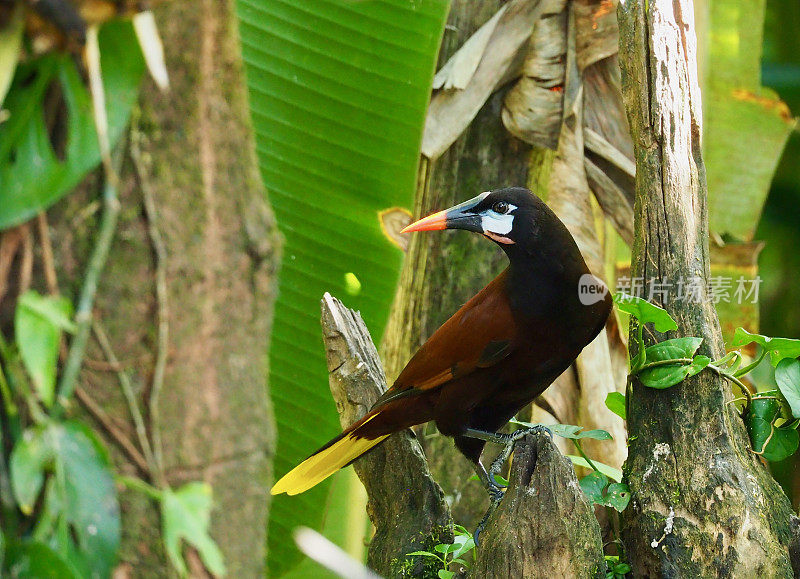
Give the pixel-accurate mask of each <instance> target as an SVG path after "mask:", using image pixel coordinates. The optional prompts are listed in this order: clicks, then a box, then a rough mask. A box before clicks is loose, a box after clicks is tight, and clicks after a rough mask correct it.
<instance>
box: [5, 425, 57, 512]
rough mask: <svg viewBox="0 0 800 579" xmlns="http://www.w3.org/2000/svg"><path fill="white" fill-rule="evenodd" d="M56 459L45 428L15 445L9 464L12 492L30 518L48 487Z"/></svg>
mask: <svg viewBox="0 0 800 579" xmlns="http://www.w3.org/2000/svg"><path fill="white" fill-rule="evenodd" d="M52 458H53V453H52V449H51V447H50V444H49V440H48V438H47V437H45V436H44V430H43V429H42V428H39V427H34V428H29V429H28V430H26V431H25V432H24V433H23V435H22V438H20V439H19V440H18V441H17V443H16V444H15V445H14V450H13V451H12V452H11V460H10V464H9V469H10V471H11V472H10V476H11V488H12V490H13V491H14V498H15V499H16V501H17V504H18V505H19V508H20V510H21V511H22V512H23V513H25V514H26V515H30V514H31V512H33V505H34V503H36V499H37V497H38V496H39V492H40V491H41V490H42V484H43V483H44V472H45V468H46V467H47V466H48V465H49V464H50V462H51V461H52Z"/></svg>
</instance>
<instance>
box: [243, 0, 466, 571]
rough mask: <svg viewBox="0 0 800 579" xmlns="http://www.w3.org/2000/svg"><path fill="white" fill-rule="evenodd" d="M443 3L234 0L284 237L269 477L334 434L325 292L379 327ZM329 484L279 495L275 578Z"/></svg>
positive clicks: (313, 519)
mask: <svg viewBox="0 0 800 579" xmlns="http://www.w3.org/2000/svg"><path fill="white" fill-rule="evenodd" d="M448 4H449V3H448V1H447V0H422V1H416V2H409V1H408V0H384V1H381V2H353V1H351V0H306V1H303V2H297V1H296V0H238V2H237V13H238V19H239V31H240V37H241V42H242V57H243V59H244V63H245V68H246V72H247V80H248V90H249V104H250V111H251V115H252V120H253V128H254V131H255V136H256V144H257V153H258V161H259V166H260V169H261V175H262V177H263V181H264V184H265V185H266V188H267V190H268V191H269V195H270V202H271V204H272V207H273V209H274V211H275V215H276V218H277V224H278V227H279V229H280V231H281V233H282V235H283V237H284V239H285V243H284V246H283V264H282V266H281V275H280V278H279V288H278V300H277V302H276V304H275V317H274V323H273V329H272V337H271V341H270V350H269V364H270V393H271V395H272V403H273V407H274V410H275V419H276V423H277V429H278V447H277V450H276V455H275V462H274V464H275V475H276V477H280V476H282V475H283V474H285V473H286V472H288V471H289V470H290V469H291V468H293V467H294V466H295V465H297V464H298V463H299V462H300V461H302V460H303V459H305V458H306V457H307V456H308V455H309V454H311V453H312V452H313V451H315V450H316V449H317V448H319V447H320V446H322V445H323V444H324V443H326V442H327V441H328V440H329V439H330V438H332V437H333V436H335V435H337V434H338V433H339V432H340V431H341V427H340V425H339V419H338V415H337V413H336V408H335V405H334V403H333V401H332V399H331V395H330V391H329V389H328V374H327V366H326V362H325V350H324V348H323V347H322V340H321V338H320V330H319V300H320V298H322V295H323V293H324V292H326V291H329V292H331V293H332V294H334V295H338V296H339V297H345V296H346V297H347V299H346V302H347V306H349V307H352V308H355V309H357V310H359V311H360V312H361V314H362V316H363V318H364V321H365V322H366V324H367V326H368V327H369V328H370V331H371V332H372V335H373V337H374V339H375V342H379V341H380V337H381V334H382V333H383V328H384V326H385V324H386V320H387V317H388V313H389V308H390V305H391V302H392V300H393V298H394V294H395V289H396V285H397V280H398V278H399V272H400V266H401V262H402V258H403V254H402V251H400V249H399V248H398V247H397V246H395V245H394V243H393V242H392V241H391V240H390V239H389V238H388V237H387V236H386V235H385V234H384V232H383V229H382V227H381V222H380V220H379V212H381V211H383V210H386V209H389V208H393V207H412V206H413V201H414V192H415V189H416V178H417V173H416V171H417V164H418V162H419V145H420V142H421V136H422V130H423V125H424V120H425V114H426V111H427V107H428V102H429V97H430V87H431V82H432V79H433V71H434V66H435V62H436V57H437V54H438V51H439V44H440V40H441V35H442V31H443V29H444V23H445V19H446V15H447V10H448ZM476 193H477V192H468V191H465V192H464V195H465V197H468V196H470V195H474V194H476ZM347 274H352V275H347ZM353 279H357V280H358V283H359V286H360V291H358V292H357V295H351V294H352V293H354V292H353V287H354V286H353V283H352V281H353ZM348 290H349V292H350V293H348ZM308 417H313V427H310V424H309V418H308ZM329 490H330V485H329V484H328V482H325V483H322V484H320V485H318V486H317V487H316V488H314V489H311V490H310V491H308V492H305V493H303V494H302V495H298V496H293V497H288V496H286V495H281V496H277V497H274V498H273V500H272V503H271V507H270V523H269V525H270V528H269V546H268V552H269V557H268V569H269V573H268V574H269V575H270V576H272V577H279V576H280V575H282V574H283V573H285V572H286V571H287V570H289V569H291V568H292V567H293V566H295V565H296V564H297V562H298V561H299V560H300V558H301V555H300V553H299V551H297V549H296V548H295V547H294V546H293V545H291V542H290V541H286V540H285V538H286V537H287V536H289V535H290V533H291V530H292V529H293V528H294V527H296V526H299V525H305V526H308V527H310V528H315V529H319V528H320V525H321V522H322V519H323V517H324V513H325V512H326V511H328V510H329V508H328V507H327V506H326V503H327V500H328V496H329ZM344 496H346V493H345V494H344Z"/></svg>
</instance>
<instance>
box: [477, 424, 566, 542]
mask: <svg viewBox="0 0 800 579" xmlns="http://www.w3.org/2000/svg"><path fill="white" fill-rule="evenodd" d="M537 432H543V433H545V434H547V436H549V437H550V439H551V440H552V439H553V433H552V432H551V431H550V429H549V428H547V427H546V426H543V425H541V424H537V425H536V426H532V427H530V428H521V429H519V430H515V431H514V432H511V433H508V434H506V433H484V432H481V431H475V430H471V431H470V432H469V433H468V436H469V435H473V436H475V438H481V439H483V440H487V441H488V442H496V443H498V444H502V445H503V450H501V451H500V454H498V455H497V458H495V459H494V460H493V461H492V464H491V466H489V470H488V471H485V470H483V465H481V464H480V463H478V466H477V469H478V476H479V477H480V478H481V480H482V481H483V482H484V485H485V486H486V491H487V492H488V493H489V510H487V511H486V514H485V515H484V516H483V518H482V519H481V522H480V523H478V527H477V528H476V529H475V533H473V535H472V538H473V539H474V540H475V545H477V544H478V536H479V535H480V534H481V532H483V529H484V527H485V526H486V523H487V522H488V521H489V518H490V517H491V516H492V513H494V512H495V510H497V507H498V506H499V505H500V501H501V500H502V499H503V496H505V492H504V491H503V489H504V488H505V487H506V486H507V485H504V484H501V483H499V482H497V479H496V478H495V477H497V475H498V474H500V471H501V470H502V468H503V465H504V464H505V462H506V461H507V460H508V457H510V456H511V453H512V452H514V446H516V444H517V442H518V441H519V440H522V439H523V438H524V437H525V435H526V434H529V433H537Z"/></svg>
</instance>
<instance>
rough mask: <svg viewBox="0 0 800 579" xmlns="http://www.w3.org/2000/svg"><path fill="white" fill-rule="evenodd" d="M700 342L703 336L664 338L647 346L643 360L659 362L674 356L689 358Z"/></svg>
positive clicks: (672, 358) (671, 358)
mask: <svg viewBox="0 0 800 579" xmlns="http://www.w3.org/2000/svg"><path fill="white" fill-rule="evenodd" d="M702 343H703V338H697V337H695V336H687V337H684V338H673V339H671V340H664V341H663V342H659V343H658V344H654V345H652V346H650V347H649V348H647V350H646V358H645V360H646V361H647V362H661V361H663V360H674V359H676V358H691V357H692V356H694V354H695V352H697V349H698V348H699V347H700V345H701V344H702Z"/></svg>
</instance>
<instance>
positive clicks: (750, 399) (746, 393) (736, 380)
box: [706, 364, 753, 415]
mask: <svg viewBox="0 0 800 579" xmlns="http://www.w3.org/2000/svg"><path fill="white" fill-rule="evenodd" d="M706 368H708V369H709V370H711V371H712V372H714V373H715V374H717V376H721V377H723V378H725V379H726V380H730V381H731V382H733V383H734V384H736V385H737V386H738V387H739V390H741V391H742V394H744V396H745V398H747V403H746V404H745V406H744V408H743V409H742V414H743V415H744V414H747V412H748V411H749V410H750V405H751V404H752V403H753V395H752V394H751V393H750V389H749V388H748V387H747V386H745V384H744V383H743V382H742V381H741V380H739V378H737V377H736V374H731V373H730V372H728V371H727V370H723V369H722V368H719V367H717V366H715V365H714V364H709V365H708V366H706Z"/></svg>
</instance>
